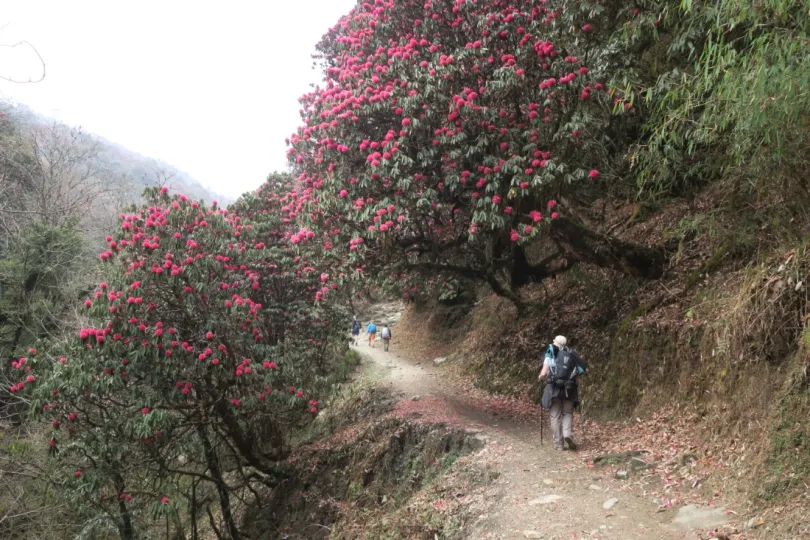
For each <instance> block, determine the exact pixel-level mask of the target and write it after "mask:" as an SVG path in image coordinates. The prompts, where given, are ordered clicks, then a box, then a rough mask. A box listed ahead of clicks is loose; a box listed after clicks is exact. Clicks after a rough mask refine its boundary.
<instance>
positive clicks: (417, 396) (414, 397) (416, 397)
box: [411, 395, 422, 401]
mask: <svg viewBox="0 0 810 540" xmlns="http://www.w3.org/2000/svg"><path fill="white" fill-rule="evenodd" d="M420 399H422V396H419V395H416V396H413V397H412V398H411V401H419V400H420Z"/></svg>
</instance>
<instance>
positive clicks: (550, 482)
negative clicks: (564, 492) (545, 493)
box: [543, 478, 554, 486]
mask: <svg viewBox="0 0 810 540" xmlns="http://www.w3.org/2000/svg"><path fill="white" fill-rule="evenodd" d="M543 483H544V484H545V485H547V486H550V485H552V484H554V480H552V479H551V478H543Z"/></svg>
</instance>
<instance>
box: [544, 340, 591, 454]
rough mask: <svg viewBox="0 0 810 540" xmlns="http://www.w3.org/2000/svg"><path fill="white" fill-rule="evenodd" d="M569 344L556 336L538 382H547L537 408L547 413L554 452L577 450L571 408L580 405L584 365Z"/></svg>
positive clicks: (547, 351)
mask: <svg viewBox="0 0 810 540" xmlns="http://www.w3.org/2000/svg"><path fill="white" fill-rule="evenodd" d="M567 343H568V340H566V339H565V337H564V336H557V337H555V338H554V341H553V342H552V343H551V344H550V345H549V346H548V349H547V350H546V355H545V358H544V361H543V369H542V370H541V371H540V376H539V377H538V379H539V380H541V381H542V380H544V379H545V380H546V387H545V389H544V390H543V398H542V400H541V401H540V406H541V407H543V408H544V409H546V410H548V411H549V416H550V418H551V434H552V436H553V439H554V447H555V448H556V449H557V450H565V449H566V448H567V449H568V450H576V449H577V445H576V444H575V443H574V408H575V407H577V406H578V405H579V392H578V391H577V390H578V388H577V386H578V382H579V376H580V375H584V374H585V371H586V369H587V365H586V364H585V362H583V360H582V358H580V356H579V354H577V352H576V351H575V350H573V349H569V348H568V347H567Z"/></svg>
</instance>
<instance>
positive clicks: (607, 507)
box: [602, 497, 619, 510]
mask: <svg viewBox="0 0 810 540" xmlns="http://www.w3.org/2000/svg"><path fill="white" fill-rule="evenodd" d="M617 502H619V499H617V498H616V497H613V498H612V499H608V500H606V501H605V502H604V503H603V504H602V508H604V509H605V510H610V509H611V508H613V507H614V506H616V503H617Z"/></svg>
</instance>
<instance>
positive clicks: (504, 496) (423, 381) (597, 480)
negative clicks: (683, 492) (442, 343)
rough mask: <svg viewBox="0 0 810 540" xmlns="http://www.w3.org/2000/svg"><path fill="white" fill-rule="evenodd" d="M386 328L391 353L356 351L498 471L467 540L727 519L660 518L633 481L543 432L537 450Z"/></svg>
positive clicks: (391, 310) (637, 534) (714, 512)
mask: <svg viewBox="0 0 810 540" xmlns="http://www.w3.org/2000/svg"><path fill="white" fill-rule="evenodd" d="M398 312H399V313H401V310H397V309H396V306H395V305H387V306H377V310H376V313H375V314H374V317H375V320H376V321H385V320H387V321H388V322H389V323H391V322H395V321H396V319H397V317H398V315H399V313H398ZM392 328H393V332H394V341H393V343H392V347H391V351H390V352H384V351H383V348H382V343H379V342H378V343H377V344H376V346H375V347H373V348H372V347H369V346H368V344H367V342H366V341H364V340H363V339H362V338H364V337H365V335H364V334H361V340H360V344H359V345H358V346H357V347H355V349H356V350H357V351H358V352H359V353H361V354H362V355H364V356H365V357H367V358H368V359H369V360H370V361H372V362H373V363H374V365H375V366H376V367H377V368H379V369H380V370H381V371H382V372H383V373H384V375H383V376H382V379H381V384H385V385H388V386H390V387H392V388H393V389H394V390H396V391H398V392H400V393H401V394H402V395H403V397H404V398H405V399H409V400H413V401H415V402H422V410H423V411H424V410H425V404H428V405H427V406H428V407H429V408H430V409H433V411H432V414H433V415H435V417H436V418H448V419H453V420H454V421H455V422H456V423H460V424H461V425H464V426H466V427H467V428H468V429H470V430H474V431H476V432H477V435H476V436H477V437H478V438H480V439H481V440H482V441H483V442H484V448H483V449H482V450H481V451H480V452H479V454H478V455H477V456H476V459H479V460H480V461H481V462H482V463H486V464H487V465H489V466H494V467H495V468H496V469H497V470H498V471H499V473H500V474H499V476H498V478H497V479H496V480H495V481H494V483H493V484H492V485H491V486H490V487H488V488H487V490H486V491H485V493H484V494H483V495H482V500H480V501H477V504H476V505H475V507H476V508H480V509H482V512H481V514H480V515H479V516H478V519H477V520H476V522H475V523H474V525H473V527H472V530H470V531H468V533H467V538H475V539H479V538H486V539H520V538H544V539H558V540H561V539H563V538H600V539H617V540H619V539H652V538H661V539H666V538H671V539H683V538H711V537H712V536H713V535H711V534H707V532H708V529H710V528H712V527H716V526H719V525H721V524H723V523H724V522H726V521H728V520H729V517H732V516H730V515H729V514H728V513H727V512H725V511H724V510H723V509H719V508H710V507H703V508H698V507H684V508H682V509H680V510H679V511H678V512H677V513H674V512H660V511H659V508H658V505H657V504H656V502H655V500H654V499H653V497H652V496H651V495H649V494H647V495H646V496H645V493H644V491H643V487H639V488H638V491H637V492H634V491H633V490H632V489H628V482H632V479H630V480H628V479H615V478H611V477H609V476H606V475H605V474H603V473H601V472H600V471H597V470H594V469H591V468H590V467H589V466H588V465H587V464H586V463H585V462H584V460H583V459H581V458H579V457H578V456H577V454H576V453H572V452H559V451H555V450H554V449H553V446H552V444H551V443H550V441H549V434H548V429H546V430H545V431H546V434H545V444H541V442H540V430H539V425H538V424H537V423H533V424H529V425H527V424H526V423H525V422H522V421H520V420H519V419H515V418H509V417H504V416H503V415H497V416H496V415H495V414H493V411H492V410H491V408H489V407H488V406H487V402H486V401H481V400H476V399H475V397H474V396H473V397H471V396H470V395H468V392H467V391H465V390H464V389H462V388H459V386H458V385H457V384H454V383H453V382H452V380H450V378H448V377H445V376H443V371H444V370H443V366H442V365H438V366H437V365H434V361H433V359H417V360H413V359H411V360H409V359H406V358H404V357H403V356H401V355H400V354H398V353H397V340H396V330H395V326H393V327H392ZM429 414H430V413H429ZM577 435H581V434H575V437H576V436H577ZM721 538H722V536H721Z"/></svg>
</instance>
